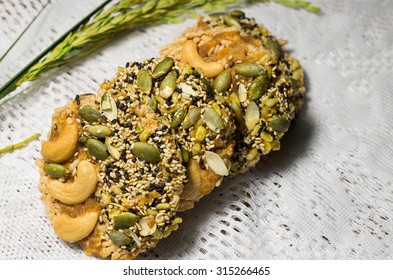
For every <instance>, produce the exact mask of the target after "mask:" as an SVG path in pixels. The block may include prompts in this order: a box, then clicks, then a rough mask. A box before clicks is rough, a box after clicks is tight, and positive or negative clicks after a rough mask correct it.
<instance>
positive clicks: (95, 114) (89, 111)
mask: <svg viewBox="0 0 393 280" xmlns="http://www.w3.org/2000/svg"><path fill="white" fill-rule="evenodd" d="M78 114H79V115H80V116H81V117H82V118H83V119H84V120H86V121H88V122H89V123H92V122H96V121H98V120H99V118H101V112H100V111H99V110H97V109H96V108H94V107H92V106H90V105H86V106H83V107H81V108H80V109H79V110H78Z"/></svg>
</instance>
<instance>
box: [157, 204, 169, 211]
mask: <svg viewBox="0 0 393 280" xmlns="http://www.w3.org/2000/svg"><path fill="white" fill-rule="evenodd" d="M156 209H157V210H168V209H171V205H170V204H169V203H158V204H157V205H156Z"/></svg>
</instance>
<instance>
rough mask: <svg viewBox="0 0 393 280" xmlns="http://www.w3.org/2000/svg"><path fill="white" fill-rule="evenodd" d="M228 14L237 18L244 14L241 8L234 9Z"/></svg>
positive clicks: (242, 16) (241, 17)
mask: <svg viewBox="0 0 393 280" xmlns="http://www.w3.org/2000/svg"><path fill="white" fill-rule="evenodd" d="M229 15H230V16H232V17H235V18H238V19H243V18H244V17H245V16H246V15H245V13H244V12H243V11H241V10H234V11H232V12H231V13H230V14H229Z"/></svg>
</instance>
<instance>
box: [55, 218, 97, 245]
mask: <svg viewBox="0 0 393 280" xmlns="http://www.w3.org/2000/svg"><path fill="white" fill-rule="evenodd" d="M98 216H99V213H98V212H95V211H93V212H87V213H84V214H83V215H80V216H77V217H75V218H73V217H71V216H69V215H67V214H64V213H63V214H60V215H58V216H55V217H54V218H53V220H52V224H53V229H54V230H55V233H56V234H57V236H58V237H60V238H61V239H63V240H64V241H68V242H76V241H79V240H81V239H83V238H85V237H86V236H88V235H89V234H90V232H92V230H93V229H94V226H95V225H96V223H97V220H98Z"/></svg>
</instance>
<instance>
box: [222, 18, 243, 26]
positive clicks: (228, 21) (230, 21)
mask: <svg viewBox="0 0 393 280" xmlns="http://www.w3.org/2000/svg"><path fill="white" fill-rule="evenodd" d="M223 19H224V23H225V24H226V25H227V26H234V27H236V28H239V29H241V28H242V27H241V25H240V23H239V22H238V21H237V19H235V18H234V17H231V16H228V15H224V16H223Z"/></svg>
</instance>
